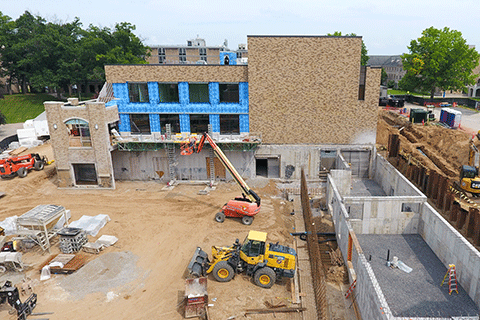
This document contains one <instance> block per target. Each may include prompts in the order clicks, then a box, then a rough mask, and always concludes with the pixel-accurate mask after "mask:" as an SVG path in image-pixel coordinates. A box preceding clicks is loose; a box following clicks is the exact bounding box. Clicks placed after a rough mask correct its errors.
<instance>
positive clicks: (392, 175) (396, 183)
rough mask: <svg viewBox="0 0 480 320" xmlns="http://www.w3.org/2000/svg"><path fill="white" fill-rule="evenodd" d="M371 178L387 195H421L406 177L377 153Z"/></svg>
mask: <svg viewBox="0 0 480 320" xmlns="http://www.w3.org/2000/svg"><path fill="white" fill-rule="evenodd" d="M373 179H374V180H375V182H376V183H378V184H379V185H380V186H381V187H382V189H383V191H384V192H385V194H387V195H389V196H420V195H423V194H422V192H421V191H420V190H418V189H417V187H415V186H414V185H413V183H411V182H410V181H408V179H407V178H405V177H404V176H403V175H402V174H401V173H400V172H399V171H398V170H397V169H395V168H394V167H393V166H392V165H391V164H390V163H388V161H387V160H385V158H383V157H382V156H381V155H378V154H377V157H376V160H375V169H374V175H373Z"/></svg>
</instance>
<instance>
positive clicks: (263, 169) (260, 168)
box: [255, 155, 280, 178]
mask: <svg viewBox="0 0 480 320" xmlns="http://www.w3.org/2000/svg"><path fill="white" fill-rule="evenodd" d="M255 171H256V175H257V176H260V177H265V178H280V157H279V156H273V157H272V156H270V155H269V156H268V157H267V156H260V157H258V158H257V157H256V158H255Z"/></svg>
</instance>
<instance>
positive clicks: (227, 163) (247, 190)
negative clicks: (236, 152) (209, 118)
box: [197, 132, 260, 206]
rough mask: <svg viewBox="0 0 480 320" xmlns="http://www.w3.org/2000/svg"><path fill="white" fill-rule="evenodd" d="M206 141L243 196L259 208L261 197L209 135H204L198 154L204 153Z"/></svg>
mask: <svg viewBox="0 0 480 320" xmlns="http://www.w3.org/2000/svg"><path fill="white" fill-rule="evenodd" d="M205 140H207V141H208V143H209V144H210V146H211V147H212V149H213V152H214V153H215V155H216V156H217V158H218V159H219V160H220V162H221V163H222V164H223V166H224V167H225V169H227V170H228V172H230V174H231V175H232V177H233V179H235V181H236V182H237V183H238V185H239V186H240V188H241V189H242V191H243V194H244V195H245V196H246V197H247V198H248V199H249V200H250V201H251V202H255V203H257V205H258V206H260V197H259V196H258V195H257V194H256V193H255V192H254V191H253V190H252V189H250V187H249V186H248V185H247V184H246V183H245V181H244V180H243V178H242V177H241V176H240V174H239V173H238V172H237V170H236V169H235V167H234V166H233V165H232V163H231V162H230V161H229V160H228V158H227V156H225V154H224V153H223V151H222V150H221V149H220V148H219V147H218V145H217V144H216V143H215V141H213V139H212V138H211V137H210V136H209V135H208V133H206V132H205V133H204V134H203V136H202V138H201V139H200V142H199V143H198V146H197V153H199V152H200V151H202V148H203V145H204V144H205Z"/></svg>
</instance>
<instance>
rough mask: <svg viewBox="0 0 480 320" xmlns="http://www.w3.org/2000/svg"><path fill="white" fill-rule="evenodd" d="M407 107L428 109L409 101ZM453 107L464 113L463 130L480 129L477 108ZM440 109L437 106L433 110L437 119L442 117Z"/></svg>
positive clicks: (461, 124)
mask: <svg viewBox="0 0 480 320" xmlns="http://www.w3.org/2000/svg"><path fill="white" fill-rule="evenodd" d="M405 107H406V108H407V109H411V108H421V109H424V110H426V109H427V108H426V107H423V106H419V105H416V104H412V103H408V102H406V103H405ZM452 109H455V110H458V111H460V112H461V113H462V118H461V121H460V127H461V128H462V129H463V130H465V131H467V132H475V133H476V132H478V131H479V130H480V112H477V111H475V110H472V109H468V108H463V107H455V108H452ZM440 110H441V108H435V109H434V110H433V113H434V114H435V119H437V120H438V119H440Z"/></svg>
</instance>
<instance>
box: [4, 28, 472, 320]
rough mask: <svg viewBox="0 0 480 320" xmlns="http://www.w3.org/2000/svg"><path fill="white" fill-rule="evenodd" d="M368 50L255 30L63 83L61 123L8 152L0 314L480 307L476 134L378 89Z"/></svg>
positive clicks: (221, 315) (53, 109) (57, 113)
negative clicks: (164, 59)
mask: <svg viewBox="0 0 480 320" xmlns="http://www.w3.org/2000/svg"><path fill="white" fill-rule="evenodd" d="M286 47H287V48H288V50H290V51H291V53H292V54H293V53H295V54H298V53H299V52H303V53H302V54H298V55H297V57H298V61H297V62H299V61H301V60H302V59H304V60H302V61H303V62H304V63H298V64H292V65H283V64H282V62H281V61H282V59H281V56H275V54H274V53H275V52H279V51H278V50H277V49H278V48H286ZM360 49H361V38H360V37H308V36H302V37H300V36H299V37H295V36H293V37H290V36H278V37H270V36H249V63H248V65H224V66H222V65H220V66H219V65H198V66H196V65H195V66H170V65H149V66H107V67H106V75H107V81H108V83H107V85H106V86H105V87H104V88H106V89H105V92H104V93H103V95H100V98H99V99H98V100H96V101H86V102H82V101H78V100H76V99H71V100H69V101H68V102H66V103H64V102H46V103H45V109H46V118H47V120H48V128H49V132H50V140H48V141H47V142H46V143H44V144H42V145H39V146H36V147H32V148H29V149H28V150H25V149H17V150H11V151H10V152H12V153H13V154H14V155H15V156H14V157H13V155H11V156H12V157H13V158H12V160H11V161H10V164H9V163H8V161H6V162H5V164H3V163H0V164H2V165H3V166H5V168H6V166H9V167H8V168H9V169H8V170H10V171H8V170H7V169H5V170H7V171H8V172H13V173H14V174H9V176H8V179H2V181H1V184H0V191H2V192H3V193H4V194H3V197H2V198H1V199H0V201H1V203H2V207H1V209H0V222H1V223H0V225H1V226H2V228H3V229H5V230H4V232H5V236H3V237H2V238H1V240H2V241H3V242H4V245H3V248H4V249H5V250H4V251H6V252H7V253H8V254H10V256H9V257H14V258H10V260H8V261H7V259H5V260H4V261H3V264H1V265H0V266H3V268H2V271H4V272H3V273H0V283H4V282H5V281H10V282H8V283H5V285H4V286H3V287H1V288H0V294H2V293H3V294H4V295H0V298H2V297H4V296H5V297H7V296H9V297H12V296H13V297H15V299H12V298H10V299H1V300H0V302H2V303H1V304H0V316H1V317H2V318H5V319H22V320H23V319H27V318H28V319H40V318H41V319H52V320H53V319H65V318H66V317H68V318H69V319H105V318H108V319H145V318H151V319H184V318H190V317H192V318H193V317H199V318H204V319H229V320H233V319H468V320H470V319H472V320H473V319H479V306H480V281H479V278H480V253H479V251H478V248H479V245H480V214H479V211H478V208H477V204H478V203H479V202H478V201H477V199H476V198H475V197H474V195H475V194H474V193H475V190H470V189H468V190H467V189H466V188H464V189H465V190H464V189H462V187H461V186H462V182H464V180H465V179H469V180H468V181H469V182H470V183H471V186H472V188H473V187H474V185H475V182H476V177H474V176H470V175H467V174H465V177H463V176H462V174H463V173H462V172H463V171H465V172H467V173H468V172H470V171H467V170H466V169H465V170H463V171H462V170H460V168H464V167H462V166H465V165H467V164H468V165H470V166H474V165H475V164H474V163H473V162H474V161H473V160H474V159H475V158H476V157H477V158H478V147H480V143H479V141H478V138H477V137H475V134H473V135H472V132H471V131H466V129H465V128H458V129H451V128H447V127H445V126H444V125H437V124H439V122H438V121H433V122H431V123H430V122H427V123H412V122H410V121H409V118H408V117H407V116H406V113H405V112H400V110H398V108H393V109H392V108H389V109H392V110H383V109H381V108H379V106H378V90H377V88H378V86H377V84H378V83H379V79H380V70H378V69H372V68H364V67H360ZM328 52H330V53H331V54H330V55H329V54H326V53H328ZM312 55H313V56H316V57H318V59H317V60H315V59H314V60H315V61H316V62H315V64H314V66H315V68H316V69H315V70H316V71H315V72H312V66H311V64H310V63H311V61H314V60H312V59H311V58H312ZM322 59H323V60H322ZM272 70H273V71H274V72H273V71H272ZM319 70H323V71H324V72H317V71H319ZM332 70H334V71H333V72H332ZM336 71H342V72H336ZM289 75H290V77H289ZM279 77H280V78H279ZM279 79H289V80H288V81H279ZM359 83H360V84H359ZM340 84H344V85H345V86H343V85H340ZM167 85H168V86H167ZM108 88H110V89H108ZM167 88H169V89H168V90H170V89H172V88H173V89H174V90H173V91H168V90H167ZM175 90H177V91H175ZM102 91H103V90H102ZM107 91H108V92H107ZM167 91H168V92H170V93H169V94H171V92H174V94H173V96H174V97H173V98H172V97H171V96H169V97H170V98H168V99H167V98H166V96H165V95H163V96H162V94H166V92H167ZM222 92H223V93H225V92H227V93H229V95H228V97H230V98H225V96H222V94H223V93H222ZM232 92H233V94H232ZM284 92H291V94H290V95H285V94H284ZM297 92H302V96H301V98H302V99H303V100H302V101H303V104H302V105H301V106H299V105H298V104H297V102H296V101H297V100H298V99H299V96H298V94H297ZM133 93H135V94H133ZM340 93H341V94H340ZM232 96H233V98H231V97H232ZM199 97H200V98H199ZM338 97H341V98H338ZM175 99H176V100H175ZM222 99H223V100H222ZM225 99H226V100H228V102H226V101H225ZM172 100H175V101H172ZM203 100H205V101H203ZM345 105H348V106H351V108H350V109H349V110H348V112H345V110H344V109H342V107H343V106H345ZM321 108H323V111H324V112H321V111H318V110H319V109H321ZM387 109H388V108H387ZM293 110H296V112H293ZM267 113H269V117H265V114H267ZM307 114H308V115H310V116H309V117H306V116H305V115H307ZM225 116H228V117H225ZM299 123H302V126H300V125H299ZM225 128H227V129H228V130H227V129H225ZM202 149H203V151H202ZM475 150H477V156H476V155H475V153H474V151H475ZM28 155H30V156H28ZM21 157H24V158H21ZM52 160H54V161H52ZM472 161H473V162H472ZM27 162H28V163H27ZM476 165H477V167H478V164H476ZM19 166H20V168H17V167H19ZM0 171H1V169H0ZM1 172H3V171H1ZM477 175H478V169H477ZM456 182H457V183H456ZM472 191H473V193H472ZM0 261H2V260H0ZM14 288H17V289H14ZM8 293H11V294H10V295H9V294H8ZM15 306H16V307H15ZM15 309H16V310H15Z"/></svg>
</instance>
